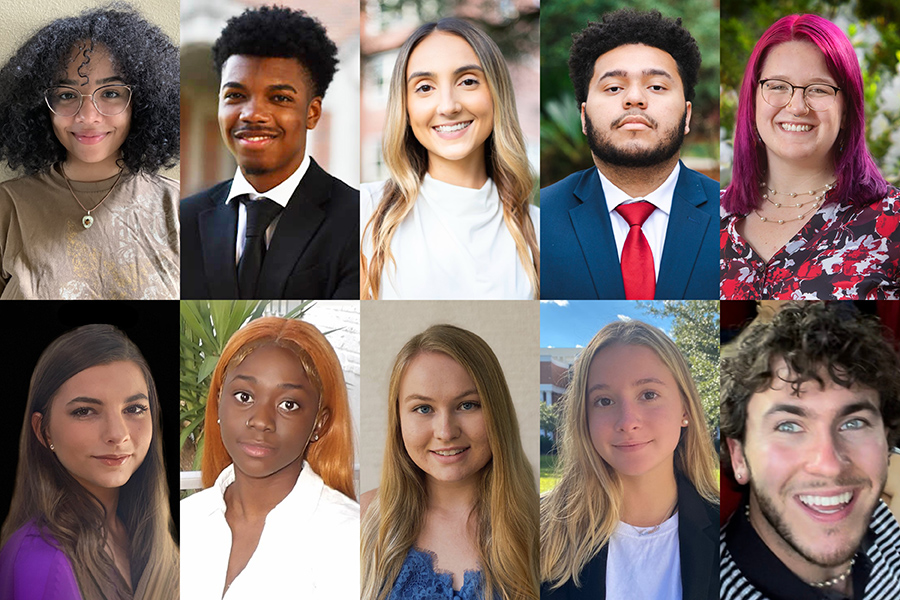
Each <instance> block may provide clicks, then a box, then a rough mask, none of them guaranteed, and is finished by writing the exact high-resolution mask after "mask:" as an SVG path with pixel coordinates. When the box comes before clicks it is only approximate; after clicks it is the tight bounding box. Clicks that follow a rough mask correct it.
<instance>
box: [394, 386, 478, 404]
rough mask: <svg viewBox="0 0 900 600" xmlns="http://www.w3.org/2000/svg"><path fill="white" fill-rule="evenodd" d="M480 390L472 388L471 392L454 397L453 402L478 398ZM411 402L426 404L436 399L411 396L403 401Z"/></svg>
mask: <svg viewBox="0 0 900 600" xmlns="http://www.w3.org/2000/svg"><path fill="white" fill-rule="evenodd" d="M477 395H478V390H476V389H474V388H472V389H471V390H466V391H465V392H463V393H462V394H459V395H458V396H456V397H454V398H453V399H452V400H451V402H456V401H457V400H462V399H463V398H465V397H466V396H477ZM410 400H422V401H425V402H434V398H430V397H429V396H425V395H423V394H410V395H409V396H407V397H406V398H404V399H403V401H404V402H409V401H410Z"/></svg>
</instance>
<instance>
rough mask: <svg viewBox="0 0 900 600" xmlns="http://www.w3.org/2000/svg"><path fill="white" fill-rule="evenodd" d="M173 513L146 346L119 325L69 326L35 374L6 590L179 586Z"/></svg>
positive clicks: (156, 597)
mask: <svg viewBox="0 0 900 600" xmlns="http://www.w3.org/2000/svg"><path fill="white" fill-rule="evenodd" d="M170 525H171V515H170V512H169V504H168V491H167V485H166V480H165V473H164V469H163V455H162V444H161V440H160V427H159V400H158V397H157V394H156V387H155V385H154V383H153V378H152V376H151V375H150V371H149V368H148V366H147V363H146V361H145V360H144V357H143V356H142V355H141V352H140V350H138V348H137V346H135V345H134V343H132V342H131V340H129V339H128V338H127V337H126V336H125V334H124V333H122V332H121V331H120V330H118V329H116V328H115V327H113V326H111V325H85V326H83V327H79V328H78V329H75V330H73V331H70V332H69V333H66V334H65V335H63V336H61V337H60V338H58V339H57V340H56V341H54V342H53V343H52V344H50V346H49V347H47V349H46V350H44V352H43V354H42V355H41V357H40V359H39V360H38V363H37V366H36V367H35V370H34V374H33V375H32V378H31V387H30V389H29V392H28V408H27V410H26V412H25V422H24V424H23V427H22V437H21V441H20V445H19V465H18V472H17V476H16V489H15V494H14V496H13V500H12V506H11V507H10V512H9V515H8V517H7V518H6V521H5V522H4V524H3V529H2V533H0V543H2V549H0V598H2V599H3V600H81V599H82V598H84V599H85V600H95V599H104V600H137V599H140V600H151V599H152V600H169V599H173V598H177V597H178V549H177V547H176V545H175V542H174V540H173V539H172V535H171V533H170Z"/></svg>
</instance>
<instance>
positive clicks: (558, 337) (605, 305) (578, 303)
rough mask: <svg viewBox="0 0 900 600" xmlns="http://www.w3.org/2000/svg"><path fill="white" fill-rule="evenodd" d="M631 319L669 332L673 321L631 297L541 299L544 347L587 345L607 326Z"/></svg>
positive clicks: (577, 346) (542, 342) (542, 345)
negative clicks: (618, 298) (610, 298)
mask: <svg viewBox="0 0 900 600" xmlns="http://www.w3.org/2000/svg"><path fill="white" fill-rule="evenodd" d="M651 304H659V305H660V306H661V305H662V302H651ZM628 318H630V319H638V320H641V321H644V322H645V323H650V324H651V325H655V326H656V327H659V328H660V329H662V330H663V331H665V332H666V333H668V332H669V330H670V329H671V327H672V321H673V319H672V318H671V317H665V318H660V317H655V316H652V315H650V314H649V313H648V312H646V311H645V310H644V309H643V308H641V307H639V306H638V305H637V303H636V302H634V301H630V300H541V348H550V347H553V348H579V347H582V348H583V347H584V346H586V345H587V344H588V342H590V341H591V338H592V337H594V334H595V333H597V332H598V331H600V329H601V328H602V327H603V326H604V325H606V324H607V323H611V322H613V321H616V320H620V319H628Z"/></svg>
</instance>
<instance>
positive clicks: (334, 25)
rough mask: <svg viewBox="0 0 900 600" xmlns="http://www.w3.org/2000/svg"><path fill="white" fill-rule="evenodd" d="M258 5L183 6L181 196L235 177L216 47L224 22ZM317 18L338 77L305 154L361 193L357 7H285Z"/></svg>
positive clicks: (287, 2) (240, 1)
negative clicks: (223, 128)
mask: <svg viewBox="0 0 900 600" xmlns="http://www.w3.org/2000/svg"><path fill="white" fill-rule="evenodd" d="M263 4H272V2H264V1H260V0H182V2H181V195H182V196H188V195H190V194H193V193H196V192H198V191H200V190H203V189H205V188H207V187H209V186H211V185H213V184H214V183H216V182H218V181H222V180H224V179H231V178H232V177H234V171H235V168H236V166H237V165H236V163H235V162H234V159H233V158H232V156H231V154H230V153H229V152H228V150H227V149H226V148H225V146H224V144H223V143H222V139H221V136H220V135H219V125H218V120H217V118H216V112H217V109H218V91H219V77H218V75H217V74H216V72H215V70H214V69H213V63H212V46H213V44H214V43H215V41H216V39H217V38H218V37H219V34H220V33H221V31H222V29H223V28H224V27H225V22H226V21H227V20H228V19H230V18H231V17H233V16H235V15H238V14H240V13H242V12H243V11H244V10H245V9H247V8H251V7H254V6H262V5H263ZM278 4H279V5H282V6H288V7H291V8H295V9H301V10H305V11H307V12H308V13H309V14H310V15H311V16H313V17H315V18H317V19H319V20H320V21H321V22H322V24H323V25H324V26H325V28H326V29H327V31H328V36H329V37H330V38H331V39H332V41H334V43H335V44H336V45H337V47H338V61H339V63H338V71H337V73H336V74H335V76H334V81H332V82H331V85H330V86H329V87H328V91H327V92H326V93H325V98H324V99H323V102H322V118H321V119H320V120H319V124H318V125H317V126H316V128H315V129H313V130H312V131H309V132H308V133H307V147H306V148H307V152H308V153H309V154H310V155H311V156H313V157H314V158H315V159H316V162H318V163H319V165H321V166H322V168H323V169H325V170H326V171H328V172H329V173H331V174H332V175H334V176H335V177H337V178H338V179H342V180H343V181H345V182H346V183H348V184H350V185H352V186H354V187H358V186H359V5H358V4H357V3H356V2H354V1H353V0H337V1H330V2H314V1H312V0H280V1H279V2H278Z"/></svg>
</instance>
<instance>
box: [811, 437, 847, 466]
mask: <svg viewBox="0 0 900 600" xmlns="http://www.w3.org/2000/svg"><path fill="white" fill-rule="evenodd" d="M809 444H810V446H809V450H808V456H807V460H806V470H807V472H809V473H811V474H813V475H820V476H822V477H829V478H834V477H837V476H838V475H839V474H840V473H841V471H843V470H844V467H845V466H846V464H847V462H848V461H847V457H846V456H845V449H844V447H843V443H842V441H841V439H840V438H839V437H838V434H837V433H836V432H834V431H822V432H820V433H818V434H815V435H814V437H813V438H812V439H811V440H810V442H809Z"/></svg>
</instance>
